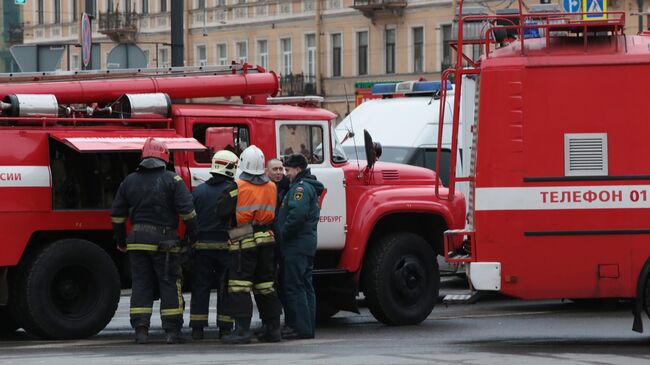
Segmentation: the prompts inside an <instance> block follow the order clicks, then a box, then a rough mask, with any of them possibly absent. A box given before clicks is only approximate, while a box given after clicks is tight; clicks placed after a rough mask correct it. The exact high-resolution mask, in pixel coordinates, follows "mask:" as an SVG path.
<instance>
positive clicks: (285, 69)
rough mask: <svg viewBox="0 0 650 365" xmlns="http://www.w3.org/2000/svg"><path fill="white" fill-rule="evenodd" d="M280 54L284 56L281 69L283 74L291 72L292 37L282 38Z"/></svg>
mask: <svg viewBox="0 0 650 365" xmlns="http://www.w3.org/2000/svg"><path fill="white" fill-rule="evenodd" d="M280 54H281V57H282V61H281V70H282V74H283V75H289V74H290V73H291V63H292V61H293V60H292V55H291V38H282V39H280Z"/></svg>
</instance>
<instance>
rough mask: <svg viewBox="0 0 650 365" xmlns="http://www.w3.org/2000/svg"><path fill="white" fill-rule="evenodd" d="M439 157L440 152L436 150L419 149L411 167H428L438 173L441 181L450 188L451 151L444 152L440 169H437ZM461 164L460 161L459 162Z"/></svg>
mask: <svg viewBox="0 0 650 365" xmlns="http://www.w3.org/2000/svg"><path fill="white" fill-rule="evenodd" d="M437 157H438V150H437V149H435V148H418V152H417V153H415V155H414V156H413V159H412V160H411V162H410V163H409V165H414V166H421V167H426V168H428V169H430V170H433V171H436V172H438V174H439V175H440V180H441V181H442V184H443V185H445V186H449V159H450V158H451V152H450V151H449V150H442V155H441V156H440V167H441V168H440V169H436V159H437ZM458 163H460V161H458Z"/></svg>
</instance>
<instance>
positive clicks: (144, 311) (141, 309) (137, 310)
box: [129, 307, 153, 314]
mask: <svg viewBox="0 0 650 365" xmlns="http://www.w3.org/2000/svg"><path fill="white" fill-rule="evenodd" d="M129 313H130V314H151V313H153V309H151V308H150V307H133V308H131V309H129Z"/></svg>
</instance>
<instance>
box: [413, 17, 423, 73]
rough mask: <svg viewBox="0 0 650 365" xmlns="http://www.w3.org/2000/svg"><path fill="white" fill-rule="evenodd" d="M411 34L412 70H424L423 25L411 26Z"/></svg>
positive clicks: (416, 71)
mask: <svg viewBox="0 0 650 365" xmlns="http://www.w3.org/2000/svg"><path fill="white" fill-rule="evenodd" d="M411 32H412V36H413V72H415V73H418V72H422V71H424V27H414V28H411Z"/></svg>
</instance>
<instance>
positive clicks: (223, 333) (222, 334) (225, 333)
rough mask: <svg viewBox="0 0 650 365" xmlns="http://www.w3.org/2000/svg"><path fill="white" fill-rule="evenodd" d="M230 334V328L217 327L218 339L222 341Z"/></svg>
mask: <svg viewBox="0 0 650 365" xmlns="http://www.w3.org/2000/svg"><path fill="white" fill-rule="evenodd" d="M231 333H232V327H219V339H222V338H224V337H226V336H228V335H229V334H231Z"/></svg>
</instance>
